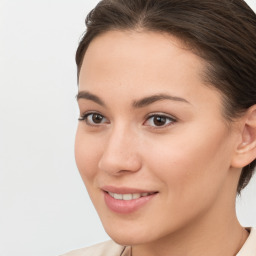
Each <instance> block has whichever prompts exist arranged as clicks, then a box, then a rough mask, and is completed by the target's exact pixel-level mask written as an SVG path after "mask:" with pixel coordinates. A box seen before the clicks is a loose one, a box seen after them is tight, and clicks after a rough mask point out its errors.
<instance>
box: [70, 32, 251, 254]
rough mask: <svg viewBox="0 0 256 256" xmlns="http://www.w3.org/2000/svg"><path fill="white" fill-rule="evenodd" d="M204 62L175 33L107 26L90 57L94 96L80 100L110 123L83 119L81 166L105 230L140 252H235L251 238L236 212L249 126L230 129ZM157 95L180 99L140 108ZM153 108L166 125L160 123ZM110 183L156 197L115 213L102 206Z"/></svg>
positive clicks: (84, 77)
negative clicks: (104, 189)
mask: <svg viewBox="0 0 256 256" xmlns="http://www.w3.org/2000/svg"><path fill="white" fill-rule="evenodd" d="M204 65H205V64H204V62H203V60H201V59H200V58H199V57H198V56H196V55H195V54H193V53H192V52H191V51H189V50H187V49H186V48H185V47H184V46H183V45H182V43H181V42H180V41H179V40H178V39H177V38H175V37H173V36H171V35H166V34H163V33H157V32H148V31H140V32H138V31H109V32H106V33H104V34H103V35H100V36H98V37H97V38H95V39H94V40H93V41H92V42H91V44H90V45H89V48H88V49H87V52H86V54H85V57H84V61H83V64H82V67H81V72H80V77H79V92H80V96H81V95H83V93H84V92H89V93H90V94H93V95H95V96H97V99H96V100H95V97H94V98H93V97H91V96H90V97H88V94H87V96H86V97H85V98H83V96H81V98H79V99H78V104H79V109H80V116H81V117H83V116H84V114H85V113H88V112H96V113H98V114H100V115H101V116H102V117H103V119H102V121H101V122H100V123H94V122H93V121H92V120H91V119H90V118H91V117H92V116H88V117H87V119H86V118H84V119H85V120H81V121H80V122H79V125H78V130H77V136H76V145H75V156H76V162H77V166H78V169H79V171H80V174H81V176H82V178H83V181H84V183H85V185H86V188H87V190H88V193H89V195H90V197H91V200H92V202H93V204H94V206H95V208H96V210H97V212H98V214H99V216H100V218H101V221H102V223H103V226H104V228H105V230H106V232H107V233H108V234H109V235H110V237H111V238H112V239H113V240H115V241H116V242H117V243H119V244H123V245H132V250H133V256H139V255H140V256H144V255H147V256H151V255H161V256H165V255H175V256H186V255H187V256H194V255H197V256H200V255H207V256H211V255H226V256H229V255H230V256H231V255H235V254H236V253H237V252H238V251H239V249H240V248H241V246H242V245H243V243H244V241H245V240H246V238H247V236H248V233H247V231H245V230H244V228H242V227H241V226H240V224H239V222H238V220H237V218H236V214H235V198H236V187H237V183H238V179H239V175H240V173H241V167H242V166H241V165H242V164H244V163H241V159H240V160H239V158H237V148H238V145H240V144H241V141H242V139H243V136H242V135H241V131H242V130H243V129H242V125H241V123H242V122H235V123H234V124H232V125H227V122H226V120H225V119H224V117H223V115H222V110H223V109H222V104H221V103H222V101H221V100H222V98H221V95H220V93H219V92H217V91H216V90H214V89H213V88H212V87H209V86H206V85H205V83H204V81H203V80H202V73H203V71H204ZM160 94H165V95H171V96H174V97H179V100H177V98H172V99H162V100H157V101H155V102H151V103H148V104H144V105H143V104H137V105H136V104H134V102H135V101H136V102H138V101H140V100H141V99H143V98H145V97H149V96H152V95H160ZM180 98H181V99H180ZM134 105H136V106H134ZM150 114H158V115H165V116H167V118H166V119H165V120H166V122H164V123H163V124H161V125H159V126H156V125H155V123H154V120H155V119H154V118H153V117H149V115H150ZM242 120H244V119H242ZM245 137H246V136H245ZM246 138H247V139H248V136H247V137H246ZM239 161H240V162H239ZM106 185H111V186H115V187H132V188H140V189H144V190H147V191H157V192H158V194H157V195H156V196H155V197H154V198H153V199H152V200H150V201H149V202H148V203H147V204H146V205H145V206H143V207H142V208H140V209H138V210H137V211H135V212H132V213H130V214H118V213H115V212H113V211H111V210H110V209H109V208H108V207H107V206H106V204H105V202H104V197H103V192H102V190H101V188H102V187H103V186H106Z"/></svg>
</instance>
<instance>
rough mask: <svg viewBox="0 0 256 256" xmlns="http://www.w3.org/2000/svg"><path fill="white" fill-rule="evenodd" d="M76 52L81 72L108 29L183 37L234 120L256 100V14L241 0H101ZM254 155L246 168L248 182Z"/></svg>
mask: <svg viewBox="0 0 256 256" xmlns="http://www.w3.org/2000/svg"><path fill="white" fill-rule="evenodd" d="M86 27H87V30H86V32H85V34H84V36H83V37H82V40H81V41H80V44H79V46H78V49H77V53H76V63H77V71H78V77H79V73H80V69H81V65H82V62H83V58H84V55H85V52H86V50H87V48H88V46H89V44H90V43H91V41H92V40H93V39H94V38H95V37H96V36H98V35H100V34H102V33H104V32H107V31H110V30H138V29H139V30H148V31H156V32H164V33H169V34H171V35H174V36H176V37H177V38H179V39H181V40H182V41H183V42H184V43H185V44H186V45H188V46H189V47H190V48H191V50H192V51H193V52H194V53H196V54H197V55H198V56H200V57H201V58H202V59H203V60H204V61H205V63H206V69H207V71H206V74H205V77H204V79H205V80H206V82H207V84H210V85H211V86H213V87H215V88H216V89H217V90H219V91H220V92H221V95H222V96H223V106H224V116H225V118H226V119H227V120H228V121H230V122H231V121H232V120H233V119H235V118H236V117H238V116H239V115H240V114H242V113H243V112H244V111H245V110H247V109H248V108H249V107H251V106H252V105H254V104H256V15H255V13H254V12H253V11H252V10H251V9H250V7H249V6H248V5H247V4H246V3H245V1H243V0H103V1H100V2H99V4H98V5H97V6H96V7H95V8H94V9H93V10H92V11H91V12H90V13H89V14H88V16H87V17H86ZM255 165H256V160H254V161H253V162H252V163H250V164H249V165H247V166H245V167H244V168H243V169H242V173H241V176H240V180H239V183H238V186H237V192H238V193H240V192H241V190H242V189H243V188H244V187H245V186H246V185H247V184H248V182H249V180H250V179H251V177H252V174H253V172H254V169H255Z"/></svg>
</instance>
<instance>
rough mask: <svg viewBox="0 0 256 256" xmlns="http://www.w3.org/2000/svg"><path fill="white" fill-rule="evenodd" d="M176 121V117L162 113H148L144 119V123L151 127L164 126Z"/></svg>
mask: <svg viewBox="0 0 256 256" xmlns="http://www.w3.org/2000/svg"><path fill="white" fill-rule="evenodd" d="M174 122H176V119H175V118H173V117H170V116H167V115H163V114H153V115H150V116H149V117H148V118H147V120H146V121H145V123H144V125H146V126H152V127H166V126H168V125H171V124H172V123H174Z"/></svg>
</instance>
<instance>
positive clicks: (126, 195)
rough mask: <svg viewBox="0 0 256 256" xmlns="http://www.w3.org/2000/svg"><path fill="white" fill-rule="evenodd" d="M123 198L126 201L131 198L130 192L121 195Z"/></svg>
mask: <svg viewBox="0 0 256 256" xmlns="http://www.w3.org/2000/svg"><path fill="white" fill-rule="evenodd" d="M123 200H126V201H128V200H132V194H125V195H123Z"/></svg>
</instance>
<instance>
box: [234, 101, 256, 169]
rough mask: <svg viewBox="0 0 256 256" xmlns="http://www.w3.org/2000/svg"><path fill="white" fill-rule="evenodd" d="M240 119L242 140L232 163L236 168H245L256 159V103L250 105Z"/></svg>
mask: <svg viewBox="0 0 256 256" xmlns="http://www.w3.org/2000/svg"><path fill="white" fill-rule="evenodd" d="M240 121H241V130H240V131H241V134H240V141H239V143H238V145H237V147H236V149H235V154H234V156H233V159H232V163H231V165H232V166H233V167H235V168H243V167H245V166H246V165H248V164H250V163H251V162H252V161H253V160H255V159H256V105H253V106H252V107H250V108H249V109H248V110H247V111H246V113H245V114H244V115H243V117H242V118H241V120H240Z"/></svg>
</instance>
